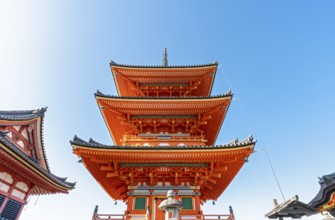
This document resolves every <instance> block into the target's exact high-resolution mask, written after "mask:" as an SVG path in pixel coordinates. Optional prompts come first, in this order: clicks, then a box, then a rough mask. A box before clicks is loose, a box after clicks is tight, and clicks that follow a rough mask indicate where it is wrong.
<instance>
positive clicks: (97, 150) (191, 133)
mask: <svg viewBox="0 0 335 220" xmlns="http://www.w3.org/2000/svg"><path fill="white" fill-rule="evenodd" d="M110 68H111V72H112V75H113V78H114V82H115V86H116V88H117V91H118V95H119V96H111V95H106V94H103V93H101V92H100V91H98V92H96V93H95V98H96V101H97V104H98V107H99V109H100V111H101V114H102V117H103V118H104V121H105V123H106V125H107V128H108V130H109V132H110V135H111V137H112V139H113V141H114V145H104V144H101V143H98V142H96V141H94V140H92V139H90V140H89V141H84V140H82V139H80V138H78V137H77V136H75V137H74V139H73V140H72V141H71V144H72V147H73V153H74V154H76V155H77V156H78V157H79V158H80V159H81V161H82V163H83V164H84V165H85V167H86V169H87V170H88V171H89V172H90V173H91V175H92V176H93V177H94V178H95V179H96V181H97V182H98V183H99V184H100V186H101V187H102V188H103V189H104V190H105V191H106V192H107V193H108V194H109V195H110V196H111V197H112V198H113V199H114V200H121V201H123V202H124V203H125V204H126V205H127V209H126V210H125V213H124V214H122V215H116V214H115V215H112V214H98V210H97V207H96V209H95V211H94V214H93V217H92V219H93V220H97V219H110V218H112V219H117V218H120V219H147V220H149V219H150V220H163V219H164V214H163V211H161V210H160V209H158V206H159V204H160V203H161V202H162V201H163V200H164V199H165V198H166V193H167V192H168V191H170V190H173V191H174V193H175V195H176V199H177V200H179V201H181V203H182V205H183V209H182V210H181V212H180V218H181V219H186V218H187V219H203V218H204V216H206V218H207V219H208V218H211V215H205V214H204V213H203V210H202V208H201V205H203V204H204V203H205V202H206V201H208V200H217V199H218V198H219V196H220V195H221V194H222V193H223V191H224V190H225V189H226V188H227V186H228V185H229V183H230V182H231V181H232V180H233V178H234V177H235V175H236V174H237V173H238V172H239V170H240V169H241V167H242V166H243V164H244V163H245V162H246V161H247V159H248V157H249V156H250V154H251V153H253V152H254V145H255V140H254V139H253V138H252V136H249V137H248V138H246V139H245V140H242V141H238V140H237V139H235V140H233V141H232V142H230V143H227V144H224V145H215V141H216V139H217V136H218V134H219V131H220V128H221V126H222V123H223V121H224V118H225V116H226V113H227V111H228V108H229V105H230V103H231V101H232V96H233V94H232V92H230V91H228V92H226V93H224V94H223V95H218V96H210V94H211V91H212V87H213V82H214V79H215V75H216V72H217V68H218V63H217V62H214V63H211V64H204V65H192V66H169V65H168V60H167V53H166V49H165V51H164V55H163V64H162V65H160V66H133V65H122V64H117V63H115V62H113V61H112V62H111V63H110ZM117 216H118V217H117ZM213 216H215V218H216V219H217V218H219V219H234V215H233V212H232V209H230V213H229V214H227V215H224V214H220V215H213ZM166 220H167V219H166Z"/></svg>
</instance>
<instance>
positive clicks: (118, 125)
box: [95, 91, 232, 145]
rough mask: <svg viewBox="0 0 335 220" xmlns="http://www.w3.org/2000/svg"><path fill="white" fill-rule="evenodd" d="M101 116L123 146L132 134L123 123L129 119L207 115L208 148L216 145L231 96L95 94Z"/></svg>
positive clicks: (228, 93) (205, 131)
mask: <svg viewBox="0 0 335 220" xmlns="http://www.w3.org/2000/svg"><path fill="white" fill-rule="evenodd" d="M95 96H96V99H97V103H98V105H99V108H100V111H101V114H102V115H103V117H104V120H105V123H106V125H107V127H108V129H109V132H110V134H111V136H112V138H113V141H114V143H115V144H116V145H122V141H121V139H122V135H123V134H125V133H126V132H127V131H128V130H129V125H128V124H124V123H123V121H124V120H126V118H127V117H134V116H141V117H157V118H158V119H159V118H162V117H164V116H172V117H173V116H175V117H177V116H194V117H196V118H198V117H199V116H200V117H203V116H206V115H209V116H210V118H211V119H210V120H208V122H206V125H203V126H205V129H204V135H205V136H206V139H207V140H208V143H207V144H208V145H212V144H214V143H215V140H216V138H217V135H218V133H219V131H220V128H221V125H222V123H223V120H224V117H225V115H226V113H227V110H228V108H229V105H230V102H231V99H232V93H231V92H230V91H228V92H227V93H225V94H223V95H219V96H215V97H186V98H185V97H116V96H110V95H104V94H102V93H101V92H99V91H98V92H97V93H96V94H95Z"/></svg>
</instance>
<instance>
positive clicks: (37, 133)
mask: <svg viewBox="0 0 335 220" xmlns="http://www.w3.org/2000/svg"><path fill="white" fill-rule="evenodd" d="M46 110H47V108H41V109H36V110H21V111H0V160H1V161H2V163H3V164H4V166H7V168H8V169H12V170H13V171H14V172H15V173H17V174H19V175H21V177H24V178H26V179H29V180H30V181H31V182H33V183H34V184H35V185H36V186H35V187H34V189H33V191H32V194H47V193H57V192H65V193H67V191H68V190H70V189H73V188H74V185H75V183H70V182H66V181H65V180H66V178H61V177H57V176H55V175H54V174H52V173H51V172H50V169H49V165H48V163H47V158H46V154H45V147H44V141H43V122H44V114H45V112H46ZM29 126H32V128H31V129H33V130H34V135H33V137H32V138H33V139H34V142H33V144H34V147H35V148H36V150H37V151H38V152H39V153H38V155H39V159H38V160H37V159H34V158H33V157H31V155H28V154H27V152H25V150H24V149H23V148H25V147H27V146H19V145H18V144H17V143H14V142H15V141H14V140H13V137H10V136H9V134H10V133H12V131H14V130H15V128H14V127H16V128H17V129H19V128H20V131H21V132H22V131H23V130H24V129H28V127H29ZM20 131H17V134H16V136H17V138H20V139H19V140H20V141H21V140H22V138H28V137H27V136H24V135H22V134H21V133H20ZM12 135H13V134H11V136H12Z"/></svg>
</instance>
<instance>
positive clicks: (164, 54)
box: [163, 48, 168, 67]
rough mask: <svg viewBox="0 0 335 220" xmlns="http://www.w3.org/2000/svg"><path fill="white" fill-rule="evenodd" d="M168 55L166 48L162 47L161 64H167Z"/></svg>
mask: <svg viewBox="0 0 335 220" xmlns="http://www.w3.org/2000/svg"><path fill="white" fill-rule="evenodd" d="M167 57H168V55H167V50H166V48H164V53H163V66H165V67H167V66H168V58H167Z"/></svg>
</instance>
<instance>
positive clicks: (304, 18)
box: [0, 0, 335, 220]
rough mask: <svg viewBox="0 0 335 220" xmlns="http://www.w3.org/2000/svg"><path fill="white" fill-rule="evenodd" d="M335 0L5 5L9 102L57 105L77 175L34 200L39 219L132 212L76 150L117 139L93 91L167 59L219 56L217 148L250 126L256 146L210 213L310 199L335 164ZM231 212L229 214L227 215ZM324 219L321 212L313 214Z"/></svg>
mask: <svg viewBox="0 0 335 220" xmlns="http://www.w3.org/2000/svg"><path fill="white" fill-rule="evenodd" d="M334 10H335V2H334V1H331V0H323V1H309V0H295V1H292V0H282V1H266V0H253V1H251V0H244V1H242V0H234V1H233V0H222V1H210V2H209V1H186V0H185V1H182V2H181V1H177V0H172V1H127V0H126V1H71V2H69V1H64V0H59V1H48V2H47V1H42V0H32V1H29V2H26V1H1V2H0V30H1V34H0V74H1V75H0V76H1V82H2V83H1V91H2V94H1V95H0V108H1V109H3V110H11V109H35V108H40V107H44V106H48V111H47V113H46V117H45V126H44V142H45V146H46V152H47V157H48V160H49V164H50V167H51V170H52V172H53V173H55V174H56V175H59V176H68V180H69V181H77V188H76V189H75V190H73V191H72V192H71V193H70V194H69V195H53V196H40V197H39V198H37V197H32V198H31V200H30V202H29V204H28V205H27V207H26V208H25V210H24V212H23V213H22V218H21V219H23V220H30V219H44V218H45V216H47V217H48V219H51V220H53V219H71V218H77V219H89V218H90V217H91V215H92V212H93V209H94V206H95V205H96V204H99V206H100V210H101V212H105V213H115V212H117V213H122V212H123V209H124V207H123V206H122V205H120V204H118V205H117V206H115V205H114V202H113V201H112V199H110V198H109V197H108V196H107V195H106V193H105V192H104V191H103V190H102V189H101V188H100V187H99V185H98V184H97V183H96V182H95V181H94V180H93V178H92V177H91V176H90V175H89V173H88V172H87V171H86V170H85V169H84V167H83V166H82V164H78V163H77V160H78V159H77V158H76V157H75V156H74V155H73V154H72V153H71V151H72V149H71V146H70V144H69V140H70V139H72V137H73V136H74V135H75V134H77V135H78V136H79V137H82V138H84V139H89V138H90V137H92V138H94V139H95V140H97V141H99V142H102V143H105V144H112V140H111V137H110V136H109V134H108V131H107V128H106V126H105V124H104V122H103V119H102V117H101V114H100V112H99V110H98V107H97V105H96V102H95V99H94V95H93V93H94V92H95V91H96V90H97V89H99V90H100V91H102V92H103V93H107V94H112V95H116V90H115V87H114V82H113V78H112V76H111V73H110V69H109V65H108V64H109V62H110V60H111V59H112V60H114V61H115V62H118V63H124V64H139V65H160V64H161V62H162V53H163V49H164V48H165V47H167V49H168V57H169V64H171V65H184V64H185V65H187V64H203V63H210V62H213V61H215V60H218V61H219V62H220V67H219V69H218V72H217V76H216V81H215V85H214V90H213V94H220V93H224V92H225V91H227V90H228V89H232V90H233V91H234V94H235V95H234V100H235V101H234V102H233V103H232V105H231V107H230V109H229V112H228V114H227V117H226V120H225V123H224V125H223V126H222V130H221V132H220V135H219V137H218V139H217V144H224V143H226V142H228V141H230V140H231V139H233V138H235V137H238V138H240V139H243V138H245V137H247V136H248V135H249V134H250V133H252V134H253V135H254V137H255V138H256V139H257V140H258V142H257V145H256V151H257V152H256V153H255V154H253V155H252V156H251V157H250V160H249V162H248V163H247V164H245V166H244V167H243V168H242V170H241V172H240V173H239V174H238V175H237V177H236V178H235V179H234V181H233V182H232V184H231V185H230V186H229V187H228V189H227V190H226V191H225V192H224V193H223V194H222V196H221V197H220V199H219V200H218V201H217V203H216V205H215V206H213V205H212V204H211V203H210V204H209V203H208V204H206V206H205V211H206V210H207V213H222V212H228V206H229V205H232V206H233V208H234V210H235V215H236V218H237V219H251V220H253V219H254V220H256V219H262V218H264V214H265V213H266V212H268V211H270V210H271V208H272V199H273V198H277V199H278V200H279V202H282V201H283V200H282V198H281V194H280V192H279V189H278V187H277V185H276V182H275V179H274V176H273V174H272V173H271V168H270V166H269V163H268V162H267V159H266V156H265V153H264V151H263V150H262V149H263V148H264V147H266V149H267V152H268V154H269V156H270V159H271V162H272V164H273V166H274V169H275V170H276V174H277V176H278V179H279V182H280V184H281V187H282V189H283V192H284V195H285V197H286V199H288V198H290V197H292V196H294V195H295V194H298V195H299V197H300V199H301V201H303V202H309V201H310V200H311V199H312V198H313V197H314V196H315V195H316V193H317V192H318V190H319V185H318V183H317V177H318V176H322V175H324V174H328V173H332V172H334V171H335V170H334V166H333V165H332V161H333V153H334V143H333V141H332V140H333V138H334V136H335V116H334V112H335V102H334V98H335V88H334V82H335V62H334V60H335V43H334V39H335V28H334V26H335V13H334ZM223 210H224V211H223ZM308 219H310V220H316V219H322V217H321V216H313V217H309V218H308Z"/></svg>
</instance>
